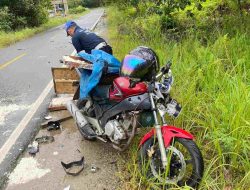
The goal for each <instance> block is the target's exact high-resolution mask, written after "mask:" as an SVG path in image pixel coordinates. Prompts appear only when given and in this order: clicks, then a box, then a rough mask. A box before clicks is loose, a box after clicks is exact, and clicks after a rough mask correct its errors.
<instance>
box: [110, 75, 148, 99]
mask: <svg viewBox="0 0 250 190" xmlns="http://www.w3.org/2000/svg"><path fill="white" fill-rule="evenodd" d="M129 85H130V82H129V78H128V77H118V78H116V79H115V80H114V81H113V86H112V87H111V88H110V90H109V98H110V100H115V101H121V100H123V99H125V98H127V97H130V96H136V95H139V94H144V93H146V92H147V89H148V88H147V85H146V84H145V83H144V82H140V83H137V84H136V85H135V87H133V88H129Z"/></svg>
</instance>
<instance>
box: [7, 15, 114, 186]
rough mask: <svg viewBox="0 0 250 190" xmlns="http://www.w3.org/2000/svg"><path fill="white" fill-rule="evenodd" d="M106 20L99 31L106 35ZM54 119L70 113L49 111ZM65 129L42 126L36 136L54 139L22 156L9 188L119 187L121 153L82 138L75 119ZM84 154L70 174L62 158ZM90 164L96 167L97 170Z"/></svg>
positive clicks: (72, 157)
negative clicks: (77, 171) (81, 162)
mask: <svg viewBox="0 0 250 190" xmlns="http://www.w3.org/2000/svg"><path fill="white" fill-rule="evenodd" d="M105 27H106V22H105V20H104V19H102V20H101V22H100V23H99V24H98V25H97V28H96V31H97V32H98V34H99V35H101V36H104V38H106V33H105V31H106V30H105ZM48 114H49V115H50V116H52V117H53V119H56V118H57V117H61V116H62V115H64V114H68V112H67V111H66V110H65V111H57V112H51V113H48ZM61 127H62V129H59V130H57V131H47V129H41V130H40V131H39V133H38V134H37V137H41V136H42V135H50V136H53V137H54V142H51V143H48V144H40V145H39V152H38V153H37V154H36V155H35V156H34V157H33V156H31V155H30V154H29V153H28V152H27V151H25V153H24V155H23V156H22V157H21V158H20V159H19V162H18V164H17V166H16V168H15V169H14V171H13V172H12V173H11V175H10V176H9V182H8V185H7V187H6V190H16V189H18V190H33V189H35V190H59V189H65V190H69V189H70V190H92V189H93V190H114V189H118V187H119V178H118V177H117V170H118V168H117V160H118V158H119V152H118V151H116V150H114V149H113V148H112V147H110V146H109V145H106V144H104V143H102V142H99V141H94V142H90V141H87V140H83V138H82V136H81V135H80V133H79V132H78V130H77V128H76V126H75V123H74V120H73V119H72V118H71V119H69V120H67V121H64V122H61ZM82 156H84V158H85V164H84V170H83V171H82V172H81V173H80V174H79V175H78V176H70V175H67V174H66V173H65V171H64V169H63V167H62V165H61V161H63V162H65V163H69V162H72V161H76V160H80V158H81V157H82ZM91 166H95V167H97V170H96V171H95V172H93V171H91Z"/></svg>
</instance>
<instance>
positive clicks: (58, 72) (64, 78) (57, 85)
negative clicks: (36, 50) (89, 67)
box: [52, 68, 79, 94]
mask: <svg viewBox="0 0 250 190" xmlns="http://www.w3.org/2000/svg"><path fill="white" fill-rule="evenodd" d="M52 76H53V82H54V89H55V93H56V94H75V92H76V90H77V87H78V85H79V76H78V74H77V72H76V71H75V70H71V69H69V68H52Z"/></svg>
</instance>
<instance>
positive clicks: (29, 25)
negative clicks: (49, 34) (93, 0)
mask: <svg viewBox="0 0 250 190" xmlns="http://www.w3.org/2000/svg"><path fill="white" fill-rule="evenodd" d="M68 4H69V14H68V15H66V16H65V15H63V10H62V9H60V10H59V11H58V14H57V15H56V16H55V17H51V18H49V10H53V7H52V4H51V1H50V0H1V1H0V18H1V19H0V48H2V47H5V46H8V45H10V44H13V43H16V42H18V41H20V40H23V39H26V38H28V37H31V36H33V35H35V34H37V33H40V32H43V31H45V30H47V29H49V28H52V27H54V26H58V25H61V24H63V23H65V22H66V21H67V20H71V19H76V18H78V17H80V16H82V15H83V13H87V12H88V9H87V8H85V7H89V6H90V7H91V6H92V4H89V3H88V1H87V0H68Z"/></svg>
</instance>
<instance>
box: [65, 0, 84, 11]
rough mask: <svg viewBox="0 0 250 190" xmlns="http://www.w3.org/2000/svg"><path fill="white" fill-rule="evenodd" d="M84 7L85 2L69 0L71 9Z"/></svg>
mask: <svg viewBox="0 0 250 190" xmlns="http://www.w3.org/2000/svg"><path fill="white" fill-rule="evenodd" d="M82 5H83V0H68V6H69V9H72V8H76V7H78V6H82Z"/></svg>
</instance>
